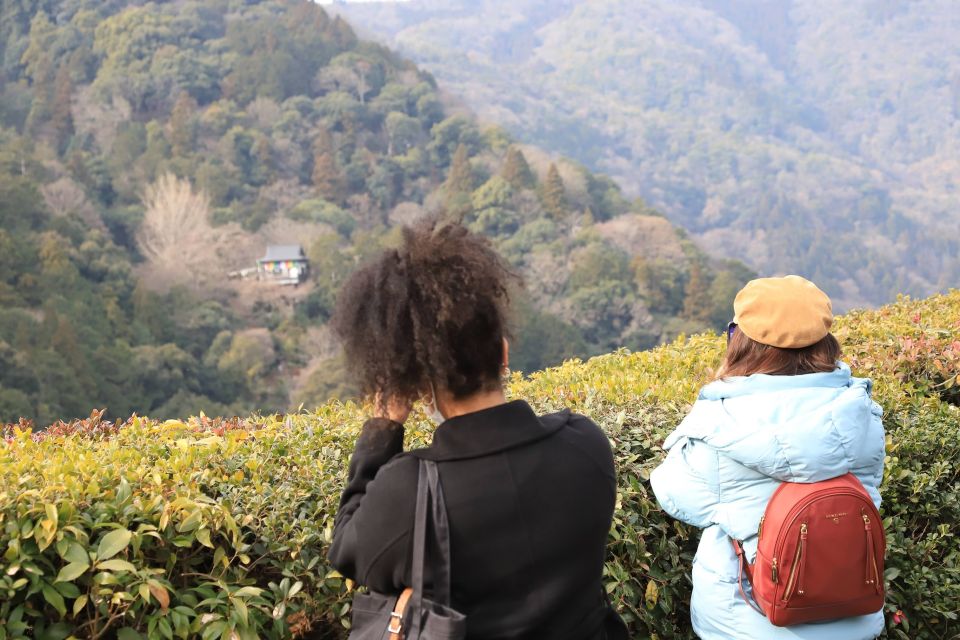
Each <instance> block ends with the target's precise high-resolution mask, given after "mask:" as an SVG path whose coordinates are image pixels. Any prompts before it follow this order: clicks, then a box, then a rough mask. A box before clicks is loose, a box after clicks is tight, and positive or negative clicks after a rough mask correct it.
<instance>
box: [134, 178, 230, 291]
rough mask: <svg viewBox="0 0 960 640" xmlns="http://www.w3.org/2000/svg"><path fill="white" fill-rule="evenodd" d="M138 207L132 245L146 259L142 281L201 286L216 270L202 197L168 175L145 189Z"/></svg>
mask: <svg viewBox="0 0 960 640" xmlns="http://www.w3.org/2000/svg"><path fill="white" fill-rule="evenodd" d="M143 204H144V207H145V208H146V211H145V213H144V216H143V222H142V223H141V225H140V231H139V232H138V234H137V244H138V245H139V247H140V252H141V253H142V254H143V256H144V258H146V259H147V263H148V269H147V270H146V272H145V273H144V275H145V276H146V277H147V280H148V281H149V282H150V283H151V284H152V285H153V286H155V287H160V288H166V287H169V286H171V285H173V284H176V283H190V284H194V285H201V286H202V285H203V284H205V283H206V282H207V280H208V279H209V278H210V277H211V276H213V275H214V274H215V273H216V272H217V267H218V264H219V259H218V256H217V244H218V241H219V240H220V234H218V233H217V231H216V230H215V229H214V228H213V227H212V226H211V224H210V218H209V216H210V199H209V198H208V197H207V195H206V193H204V192H202V191H200V192H197V191H194V190H193V187H192V185H191V184H190V181H189V180H181V179H180V178H178V177H177V176H175V175H173V174H172V173H167V174H164V175H163V176H161V177H160V178H159V179H158V180H157V181H156V182H155V183H153V184H151V185H149V186H148V187H147V188H146V190H145V191H144V194H143Z"/></svg>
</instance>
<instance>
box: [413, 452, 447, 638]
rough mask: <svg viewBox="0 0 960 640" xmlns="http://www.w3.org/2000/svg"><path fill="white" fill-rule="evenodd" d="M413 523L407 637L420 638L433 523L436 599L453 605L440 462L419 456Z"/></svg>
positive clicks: (432, 555)
mask: <svg viewBox="0 0 960 640" xmlns="http://www.w3.org/2000/svg"><path fill="white" fill-rule="evenodd" d="M415 518H416V519H415V520H414V526H413V562H412V565H411V567H410V573H411V582H412V583H413V584H412V590H413V593H412V595H411V600H412V603H411V605H410V606H411V607H412V608H413V611H414V614H415V615H414V616H413V619H412V620H411V621H410V629H409V630H408V631H407V637H408V638H417V637H419V633H420V624H421V619H420V617H421V613H420V612H422V611H423V583H424V568H425V567H426V561H427V530H428V529H429V528H430V526H431V524H432V525H433V536H432V537H433V542H434V543H435V544H434V545H433V548H432V551H434V553H431V554H430V555H431V559H432V560H433V562H431V568H432V569H433V573H432V576H433V600H434V601H435V602H436V603H438V604H441V605H444V606H449V605H450V523H449V521H448V520H447V508H446V503H445V501H444V499H443V490H442V488H441V487H440V474H439V472H438V471H437V463H436V462H434V461H433V460H424V459H423V458H420V476H419V479H418V482H417V511H416V517H415Z"/></svg>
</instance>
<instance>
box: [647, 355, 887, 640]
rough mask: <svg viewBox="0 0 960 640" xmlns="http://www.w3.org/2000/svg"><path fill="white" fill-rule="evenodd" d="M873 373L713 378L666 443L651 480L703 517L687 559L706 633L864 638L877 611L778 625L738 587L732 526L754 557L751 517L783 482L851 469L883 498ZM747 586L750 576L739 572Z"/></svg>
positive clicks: (760, 638)
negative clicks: (865, 375)
mask: <svg viewBox="0 0 960 640" xmlns="http://www.w3.org/2000/svg"><path fill="white" fill-rule="evenodd" d="M871 386H872V385H871V382H870V380H866V379H864V378H855V377H853V376H852V375H851V373H850V368H849V367H848V366H847V365H845V364H843V363H838V366H837V369H835V370H834V371H833V372H830V373H814V374H807V375H800V376H769V375H762V374H758V375H752V376H748V377H738V378H729V379H727V380H719V381H717V382H713V383H711V384H709V385H707V386H706V387H704V388H703V389H702V390H701V391H700V397H699V398H698V399H697V402H696V403H695V404H694V406H693V409H692V411H691V412H690V414H689V415H688V416H687V417H686V418H685V419H684V420H683V422H682V423H681V424H680V426H679V427H678V428H677V429H676V431H674V432H673V433H672V434H671V435H670V437H668V438H667V440H666V442H665V443H664V448H666V449H667V450H668V451H669V453H668V454H667V458H666V460H664V461H663V463H662V464H661V465H660V466H659V467H657V469H656V470H654V472H653V474H652V476H651V478H650V482H651V484H652V485H653V490H654V492H655V493H656V495H657V500H658V501H659V502H660V505H661V506H662V507H663V509H664V510H665V511H666V512H667V513H669V514H670V515H672V516H673V517H674V518H678V519H680V520H683V521H684V522H687V523H689V524H692V525H694V526H697V527H702V528H703V529H704V531H703V535H702V537H701V539H700V546H699V547H698V550H697V555H696V558H695V559H694V561H693V598H692V601H691V606H690V608H691V617H692V620H693V629H694V631H695V632H696V633H697V635H698V636H700V637H701V638H703V639H704V640H730V639H736V640H781V639H783V640H786V639H790V640H797V639H801V640H871V639H873V638H876V637H877V636H878V635H880V632H881V631H882V630H883V613H882V612H880V611H878V612H877V613H875V614H872V615H868V616H861V617H856V618H847V619H844V620H838V621H833V622H826V623H820V624H806V625H797V626H793V627H775V626H773V625H771V624H770V623H769V622H768V621H767V619H766V618H765V617H763V616H761V615H760V614H759V613H757V612H755V611H754V610H753V609H751V608H750V607H749V606H748V605H747V603H746V602H744V601H743V599H742V598H741V596H740V592H739V590H738V587H737V566H738V565H737V559H736V555H735V554H734V552H733V549H732V547H731V545H730V540H729V538H728V536H732V537H734V538H737V539H739V540H743V541H744V548H745V549H746V552H747V556H748V558H750V561H751V562H752V561H753V560H754V558H755V556H756V552H757V538H756V532H757V526H758V525H759V523H760V517H761V516H762V515H763V512H764V510H765V509H766V506H767V502H768V500H769V499H770V496H771V495H772V494H773V492H774V490H775V489H776V488H777V487H778V486H779V484H780V483H781V482H816V481H819V480H827V479H830V478H834V477H836V476H840V475H843V474H844V473H847V472H848V471H852V472H853V473H854V474H855V475H856V476H857V477H858V478H859V479H860V481H861V482H862V483H863V485H864V487H866V489H867V491H868V492H869V493H870V496H871V497H872V498H873V501H874V502H875V503H876V504H877V506H878V507H879V505H880V492H879V490H878V488H879V486H880V481H881V479H882V477H883V458H884V448H885V447H884V433H883V424H882V422H881V415H882V412H881V409H880V407H879V406H878V405H877V404H876V403H875V402H873V401H872V400H871V399H870V390H871ZM744 588H745V589H746V591H747V594H748V595H751V594H750V585H749V583H748V582H747V581H746V579H744Z"/></svg>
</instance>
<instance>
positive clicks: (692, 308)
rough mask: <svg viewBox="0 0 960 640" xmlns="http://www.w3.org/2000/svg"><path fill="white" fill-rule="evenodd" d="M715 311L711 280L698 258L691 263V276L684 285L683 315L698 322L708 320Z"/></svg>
mask: <svg viewBox="0 0 960 640" xmlns="http://www.w3.org/2000/svg"><path fill="white" fill-rule="evenodd" d="M712 313H713V299H712V298H711V296H710V282H709V280H708V278H707V275H706V274H705V273H704V270H703V267H702V266H701V264H700V262H699V261H698V260H694V261H693V262H692V263H691V264H690V278H689V280H687V286H686V287H684V298H683V317H684V318H686V319H688V320H694V321H697V322H706V321H708V320H709V319H710V316H711V315H712Z"/></svg>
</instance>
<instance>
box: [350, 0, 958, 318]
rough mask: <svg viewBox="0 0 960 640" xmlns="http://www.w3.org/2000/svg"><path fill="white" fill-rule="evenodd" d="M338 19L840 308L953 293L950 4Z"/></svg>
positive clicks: (680, 5)
mask: <svg viewBox="0 0 960 640" xmlns="http://www.w3.org/2000/svg"><path fill="white" fill-rule="evenodd" d="M337 11H339V12H341V13H342V14H343V15H346V16H349V17H350V19H351V20H352V22H353V23H354V24H355V26H356V27H357V28H358V29H360V30H361V31H362V32H366V33H370V34H373V35H375V36H377V37H378V38H379V39H381V40H382V41H384V42H386V43H388V44H390V45H391V46H394V47H396V48H397V49H398V50H399V52H400V53H402V54H404V55H409V56H410V57H411V58H413V59H414V60H415V61H416V62H417V63H418V64H420V65H422V66H423V67H424V68H425V69H427V70H429V71H430V72H431V73H433V74H435V75H436V77H437V78H438V79H439V81H440V83H441V85H442V86H443V87H444V88H445V89H447V90H449V91H451V92H453V93H455V94H456V95H458V96H460V97H461V98H462V99H463V100H464V102H465V104H467V105H468V106H470V108H472V109H474V110H475V111H476V112H477V114H478V115H479V116H480V117H481V118H483V119H484V120H488V121H491V122H497V123H499V124H501V125H502V126H504V127H505V128H507V129H508V131H510V132H511V133H512V134H514V135H516V136H518V138H519V139H521V140H524V141H527V142H530V143H533V144H537V145H540V146H542V147H544V148H546V149H548V150H550V151H551V152H554V153H563V154H567V155H569V156H570V157H572V158H575V159H576V160H578V161H580V162H582V163H584V164H585V165H586V166H588V167H590V168H591V169H593V170H598V171H604V172H606V173H607V174H609V175H611V176H612V177H614V178H615V179H616V180H617V181H618V182H619V183H620V184H621V185H623V187H624V189H625V191H626V192H627V193H630V194H638V195H642V196H643V197H644V198H645V199H646V200H647V201H648V202H650V203H651V205H653V206H655V207H657V208H658V209H660V210H662V211H663V212H664V213H665V214H666V215H667V216H668V217H669V218H670V219H671V220H672V221H673V222H675V223H677V224H680V225H681V226H683V227H684V228H686V229H688V230H689V231H690V232H691V233H692V234H693V237H695V238H696V239H697V240H698V241H699V242H700V245H701V246H702V247H704V248H705V249H707V250H708V251H710V252H711V253H714V254H716V255H726V256H731V257H736V258H739V259H741V260H744V261H745V262H746V263H747V264H748V265H750V266H751V267H753V268H755V269H756V270H758V271H761V272H764V273H771V272H780V273H783V272H799V273H802V274H804V275H806V276H808V277H811V278H813V279H814V280H816V281H817V282H819V283H821V284H822V285H823V286H824V287H825V288H826V289H827V291H828V292H829V293H830V294H831V296H833V298H834V300H835V301H836V302H837V304H838V307H840V308H850V307H853V306H859V305H865V304H880V303H883V302H886V301H889V300H891V299H893V297H894V296H896V294H898V293H909V294H913V295H926V294H929V293H930V292H932V291H935V290H940V289H944V288H946V287H950V286H956V285H957V283H958V282H960V208H958V206H957V194H958V193H960V48H958V47H957V45H956V43H957V42H958V41H960V10H958V8H957V3H956V0H849V1H844V2H823V1H822V0H649V1H647V0H645V1H644V2H637V1H636V0H593V1H590V2H586V1H584V0H411V1H410V2H403V3H393V4H386V3H373V4H367V3H363V4H348V5H343V6H338V7H337Z"/></svg>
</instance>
